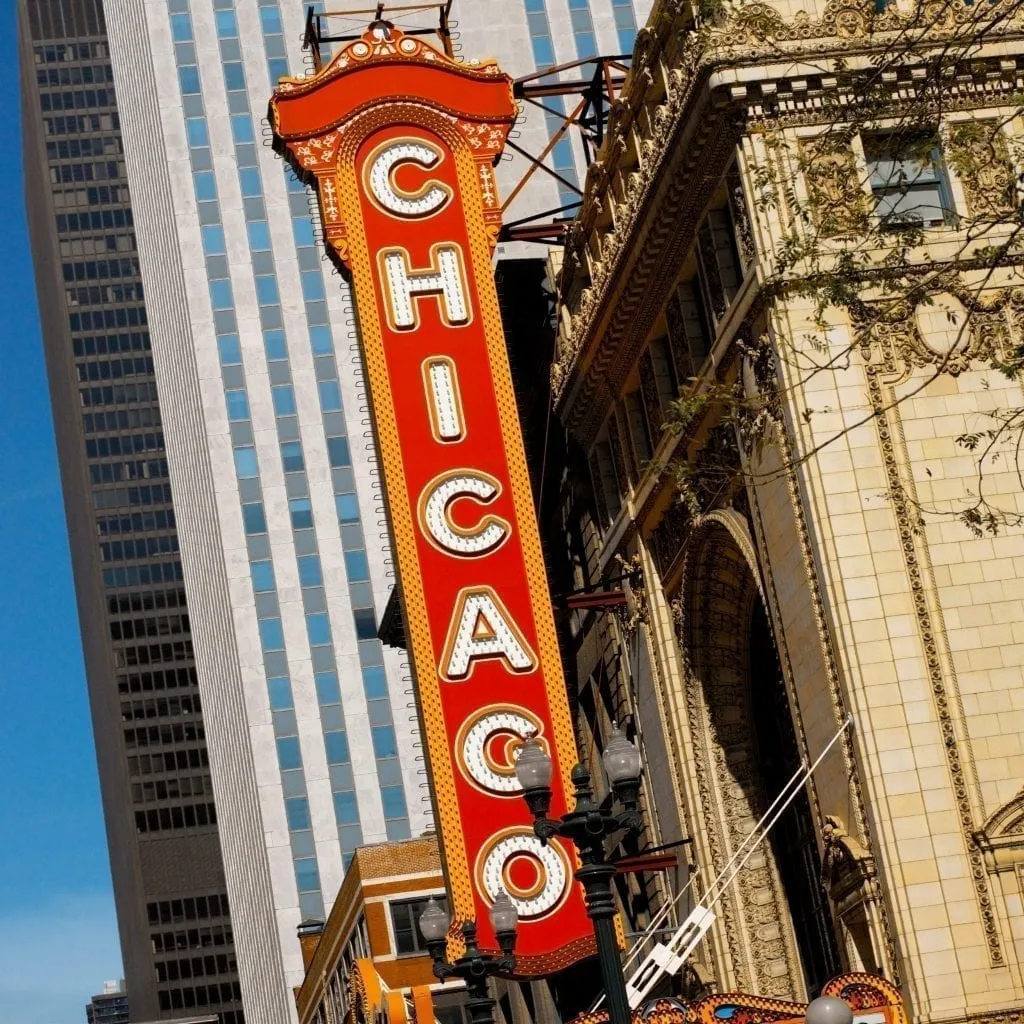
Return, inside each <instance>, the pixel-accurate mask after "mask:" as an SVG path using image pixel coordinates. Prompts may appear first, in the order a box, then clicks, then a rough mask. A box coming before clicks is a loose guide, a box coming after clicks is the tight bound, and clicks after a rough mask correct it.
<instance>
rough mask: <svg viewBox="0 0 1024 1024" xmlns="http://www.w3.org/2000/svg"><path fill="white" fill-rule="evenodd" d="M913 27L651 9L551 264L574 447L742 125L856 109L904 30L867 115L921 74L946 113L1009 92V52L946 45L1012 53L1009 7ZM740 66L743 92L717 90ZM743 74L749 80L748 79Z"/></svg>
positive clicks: (558, 384) (964, 10)
mask: <svg viewBox="0 0 1024 1024" xmlns="http://www.w3.org/2000/svg"><path fill="white" fill-rule="evenodd" d="M979 12H981V13H979ZM922 17H923V16H922V15H911V16H909V17H907V18H905V17H904V16H903V15H902V14H901V13H900V12H899V11H898V10H897V8H896V6H895V5H890V6H889V7H888V9H887V10H886V11H885V12H884V13H878V12H876V10H875V4H874V2H873V0H831V2H830V3H828V4H827V5H826V8H825V11H824V14H823V15H822V17H821V18H820V19H811V18H810V17H809V16H808V15H806V14H804V13H798V14H797V15H796V16H794V17H793V18H792V19H791V20H790V21H788V22H787V21H784V20H783V19H782V17H781V15H779V14H778V12H776V11H775V10H774V9H773V8H772V7H771V6H770V5H767V4H760V3H741V4H739V6H738V7H735V8H733V12H732V13H731V15H730V16H728V17H726V18H723V20H721V22H720V23H718V24H716V25H709V24H698V23H696V22H695V21H694V20H693V9H692V6H691V5H690V4H688V3H684V2H682V0H663V2H659V3H657V4H656V5H655V10H654V12H653V14H652V19H651V22H650V23H649V25H648V27H646V28H645V29H643V30H641V32H640V34H639V35H638V39H637V47H636V50H635V52H634V59H633V69H632V71H631V73H630V76H629V78H628V80H627V83H626V85H625V87H624V89H623V93H622V95H621V96H620V97H619V99H618V100H617V101H616V103H615V104H614V105H613V108H612V110H611V114H610V117H609V124H608V128H607V136H606V142H605V145H604V147H603V148H602V150H601V153H600V154H599V156H598V159H597V161H596V162H595V164H594V165H593V166H592V167H591V169H590V172H589V174H588V179H587V189H586V195H585V197H584V204H583V207H582V208H581V210H580V213H579V215H578V217H577V219H576V221H575V222H574V223H573V225H572V227H571V229H570V232H569V237H568V239H567V245H566V249H565V262H564V265H563V268H562V274H561V281H560V288H559V291H560V302H561V304H562V307H563V312H562V315H561V316H560V329H559V346H558V352H557V355H556V360H555V363H554V366H553V369H552V389H553V392H554V395H555V402H556V408H557V409H558V411H559V414H560V415H561V416H562V418H563V419H564V420H565V422H566V423H567V425H568V426H569V428H570V429H571V430H572V431H573V432H574V433H575V434H576V435H577V436H578V437H579V438H580V439H581V440H583V441H584V442H586V441H587V440H588V439H589V438H590V437H592V436H593V432H594V429H595V426H596V425H597V424H599V423H600V422H601V420H602V419H603V417H604V416H605V415H606V414H607V409H608V407H609V405H610V403H611V402H612V401H614V398H615V397H616V393H617V389H618V385H619V384H620V379H619V378H621V377H622V375H623V374H624V373H626V372H628V371H629V369H630V368H631V367H632V365H633V363H634V362H635V360H636V358H637V357H638V355H639V353H640V351H641V348H642V346H643V344H644V343H645V341H646V338H647V336H648V334H649V333H650V330H651V328H652V326H653V323H654V321H655V318H656V317H657V316H658V315H659V314H660V312H661V309H662V307H663V306H664V305H665V302H666V301H667V296H668V292H669V290H670V289H671V287H672V285H673V284H674V277H675V273H676V271H677V270H678V267H679V265H680V263H681V261H682V259H683V258H684V257H685V254H686V251H687V250H688V248H689V246H690V244H691V243H692V240H693V237H694V235H695V231H696V227H697V224H698V223H699V219H700V216H701V214H702V212H703V210H704V208H705V207H706V205H707V203H708V200H709V198H710V196H711V194H712V192H713V190H714V189H715V188H716V187H717V186H718V184H719V179H720V177H721V174H722V172H723V171H724V170H725V167H726V165H727V163H728V161H729V158H730V156H731V154H732V152H733V149H734V147H735V145H736V143H737V142H738V140H739V139H740V138H741V136H742V134H743V133H744V132H745V131H747V130H749V128H750V125H751V121H752V119H761V121H762V125H761V127H762V128H764V127H773V126H778V125H781V124H784V123H797V122H803V123H812V122H816V121H821V120H822V119H823V118H824V119H826V120H828V119H832V118H834V117H835V114H836V111H837V109H838V108H840V107H842V106H843V105H844V104H850V103H853V102H854V101H855V100H856V98H857V95H858V93H857V88H858V83H859V82H861V81H862V78H863V75H864V74H865V73H868V71H869V69H870V67H871V61H870V57H871V55H872V54H874V53H877V52H879V51H881V50H884V49H885V48H886V47H888V46H891V44H892V41H893V38H895V37H896V36H897V35H901V34H902V35H905V34H906V33H907V31H908V28H912V27H915V26H916V27H917V28H918V29H919V30H920V31H919V34H918V36H917V38H916V41H915V48H914V53H908V54H907V59H905V60H903V61H901V62H900V66H899V67H898V68H894V69H893V70H892V71H891V73H887V74H884V75H879V76H876V77H877V81H876V82H875V83H874V84H873V85H872V89H873V93H872V96H871V97H870V102H871V104H872V107H873V108H874V109H877V108H878V105H879V102H880V101H883V102H884V104H889V103H891V104H892V109H894V110H895V109H896V107H897V106H898V105H899V104H900V103H905V102H906V96H907V90H908V83H911V84H912V83H914V82H918V83H919V82H920V81H921V79H922V73H921V72H922V69H924V72H925V74H924V77H925V78H926V79H934V80H935V82H938V83H940V84H939V85H938V86H936V88H937V89H938V90H939V91H941V93H942V98H943V105H944V107H945V109H956V108H969V107H970V108H973V107H978V106H983V105H986V104H987V105H993V104H996V103H998V102H1000V97H1001V95H1002V94H1009V93H1011V92H1013V91H1014V90H1017V89H1020V88H1021V87H1024V45H1022V46H1021V57H1020V58H1017V57H1014V56H1007V55H1006V53H1005V52H995V49H994V48H989V50H990V52H986V48H985V46H983V45H976V46H975V48H974V53H972V54H971V61H970V62H965V60H963V59H960V58H961V57H962V56H963V55H961V54H955V55H952V56H951V55H950V53H949V40H950V39H951V38H953V39H956V38H957V37H958V33H965V28H966V27H967V26H969V25H970V24H972V23H973V24H975V25H981V26H982V27H984V30H985V32H986V33H987V34H986V39H991V41H992V42H1005V41H1006V40H1007V39H1011V38H1013V39H1020V38H1021V26H1022V23H1024V12H1022V11H1021V10H1020V8H1019V6H1018V5H1016V4H1015V2H1014V0H996V2H994V3H991V4H987V5H985V8H984V11H982V8H981V7H979V6H977V5H971V4H965V3H963V2H962V0H955V2H953V3H952V4H945V3H944V4H939V5H937V7H936V11H935V12H931V11H930V9H929V13H928V18H929V20H928V21H927V22H923V21H922ZM915 19H916V20H915ZM985 19H987V20H985ZM922 25H925V26H926V27H922ZM990 25H995V26H996V27H989V26H990ZM969 31H973V32H977V31H978V29H970V30H969ZM967 34H969V32H968V33H967ZM974 42H975V43H977V38H976V36H975V38H974ZM943 43H944V44H945V56H944V57H941V56H937V53H938V50H937V49H936V46H935V45H934V44H939V46H940V48H941V45H942V44H943ZM918 55H920V59H917V58H918ZM812 56H813V57H814V60H815V63H814V65H813V66H812V65H808V66H807V71H808V73H807V74H805V75H803V77H799V76H800V75H801V74H802V72H801V71H800V69H799V63H798V62H799V60H800V59H801V58H808V57H812ZM954 58H956V59H955V61H954V63H955V66H950V67H949V68H948V69H946V68H945V65H943V73H945V71H946V70H948V71H949V76H948V78H949V88H948V90H947V89H946V87H945V84H944V82H942V81H941V78H940V76H938V73H937V71H936V67H937V63H938V62H939V61H942V60H945V61H951V60H953V59H954ZM741 67H742V68H744V69H747V71H745V72H744V74H743V79H742V81H741V80H740V79H739V78H736V77H733V76H732V75H731V72H732V71H735V70H738V69H739V68H741ZM752 68H753V69H757V70H758V71H759V72H760V73H758V74H753V75H751V74H750V73H749V69H752ZM812 72H816V73H812ZM876 93H877V95H876ZM936 95H938V93H936ZM862 98H863V97H862ZM886 109H889V107H888V106H886ZM823 111H824V113H823ZM620 194H621V196H622V198H621V199H619V198H618V196H619V195H620ZM612 208H614V216H609V211H610V210H611V209H612Z"/></svg>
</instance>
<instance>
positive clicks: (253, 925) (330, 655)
mask: <svg viewBox="0 0 1024 1024" xmlns="http://www.w3.org/2000/svg"><path fill="white" fill-rule="evenodd" d="M649 6H650V5H649V3H638V4H635V5H634V4H632V3H629V2H623V0H590V2H589V3H582V2H579V0H501V2H496V0H458V2H457V3H456V7H455V10H454V11H453V17H454V18H456V19H457V22H458V26H457V31H458V45H459V47H460V50H461V53H462V54H463V55H464V56H466V57H467V58H468V57H477V56H480V57H483V56H496V57H497V58H498V59H499V60H500V61H501V63H502V65H503V67H504V68H505V69H506V70H507V71H508V72H509V73H511V74H513V75H523V74H527V73H529V72H532V71H533V70H534V69H535V68H537V67H539V66H545V65H547V64H549V63H551V62H552V61H557V62H568V61H572V60H576V59H579V58H583V57H588V56H592V55H593V54H594V53H620V52H624V51H628V50H629V49H631V47H632V43H633V39H634V36H635V33H636V27H637V25H638V24H642V23H643V19H644V17H645V16H646V14H647V8H648V7H649ZM105 10H106V17H107V22H108V31H109V36H110V46H111V61H112V64H113V68H114V78H115V82H116V85H117V91H118V112H119V114H120V117H121V129H122V134H123V138H124V148H125V158H126V160H127V167H128V178H129V180H130V182H131V186H132V204H131V209H132V211H133V213H134V218H135V220H134V229H135V231H136V233H137V238H138V248H139V260H140V263H141V274H142V276H141V280H142V282H143V283H144V285H145V289H146V304H145V308H146V312H147V316H148V324H147V328H148V333H149V336H150V337H151V338H152V349H153V351H152V358H153V363H154V369H155V380H156V384H157V386H158V388H159V394H160V422H161V429H162V436H163V437H164V438H165V439H166V455H164V453H163V452H161V454H160V457H161V458H164V457H166V460H167V466H168V469H169V474H170V482H171V484H172V485H173V488H174V499H175V500H174V529H175V531H176V535H177V536H178V537H180V546H181V551H180V555H174V556H173V557H169V558H168V561H172V562H176V561H177V560H178V559H179V558H180V563H181V574H182V580H183V582H184V585H185V588H186V590H187V593H188V606H189V608H188V614H189V619H190V624H191V629H192V642H193V643H194V648H195V659H196V661H195V664H196V668H197V672H198V680H199V692H200V693H201V695H202V701H203V725H204V728H205V732H206V737H207V740H208V743H209V761H210V770H211V775H212V778H213V782H214V789H215V792H216V798H217V799H216V809H217V816H218V821H219V825H220V836H221V846H222V850H223V858H224V868H225V873H226V878H227V886H226V889H227V894H228V896H229V897H230V901H231V917H232V925H233V929H234V938H235V942H236V945H237V951H238V962H239V968H240V972H241V982H242V990H243V993H244V997H245V1009H246V1015H247V1017H248V1019H249V1020H250V1021H251V1022H254V1024H256V1022H259V1024H263V1022H266V1024H279V1022H282V1021H286V1020H288V1019H290V1018H291V1017H292V1016H293V1015H294V1009H293V1007H292V1006H291V997H290V992H289V988H290V986H293V985H295V984H297V983H298V982H299V981H300V980H301V977H302V959H301V954H300V950H299V945H298V942H297V939H296V934H295V930H296V926H297V925H298V924H299V922H300V921H301V920H303V919H305V918H311V917H322V916H323V915H324V913H325V911H326V910H327V909H329V906H330V903H331V901H332V900H333V898H334V895H335V894H336V892H337V890H338V888H339V886H340V883H341V879H342V876H343V874H344V871H345V868H346V866H347V864H348V861H349V859H350V857H351V856H352V853H353V851H354V849H355V848H356V846H358V845H360V844H362V843H374V842H379V841H382V840H386V839H402V838H405V837H408V836H410V835H419V834H421V833H422V832H423V831H425V830H427V829H429V828H430V827H431V826H432V815H431V811H430V806H429V799H428V796H427V794H428V789H427V785H426V778H425V774H424V771H423V758H422V752H421V747H420V742H419V737H418V730H417V726H416V714H415V710H414V706H413V698H412V693H411V682H410V679H409V672H408V666H407V664H406V662H405V660H404V657H403V655H402V653H401V652H400V651H395V650H392V649H390V648H385V647H384V646H383V645H382V644H381V643H380V641H379V640H378V639H377V628H378V623H379V619H380V616H381V614H382V612H383V610H384V608H385V605H386V603H387V600H388V597H389V594H390V591H391V587H392V583H393V572H392V562H391V557H390V552H389V542H388V538H387V534H386V526H385V518H384V510H383V501H382V496H381V488H380V484H379V480H378V470H377V466H376V461H375V456H374V440H373V436H372V432H371V429H370V420H369V413H368V409H367V399H366V391H365V385H364V382H363V378H362V370H361V366H360V361H359V355H358V347H357V342H356V331H355V321H354V316H353V312H352V305H351V299H350V294H349V290H348V287H347V286H346V285H345V284H344V283H343V282H342V280H341V278H340V277H339V276H338V275H337V274H336V273H335V272H334V271H333V269H332V267H331V264H329V263H327V262H326V261H325V260H324V257H323V250H322V246H321V244H320V242H319V240H318V238H317V237H316V226H315V220H314V218H311V213H310V210H311V200H310V196H309V195H308V194H307V191H306V189H305V188H304V186H302V185H301V184H300V183H299V182H297V181H296V180H295V179H294V176H293V175H292V174H291V172H290V171H288V170H287V169H286V168H285V166H284V164H283V162H282V161H281V160H280V159H279V158H278V157H276V156H275V154H274V153H273V151H272V150H271V149H270V147H269V126H268V125H267V124H266V120H265V113H266V108H267V101H268V98H269V94H270V90H271V88H272V87H273V85H274V84H275V83H276V81H277V79H278V77H279V76H280V75H282V74H285V73H291V74H293V75H301V74H304V73H306V72H307V71H308V69H309V59H308V55H307V56H304V55H303V54H302V53H301V51H300V47H299V41H300V39H301V37H302V32H303V27H304V22H305V5H304V4H302V3H300V2H297V0H159V2H155V0H151V2H147V0H107V3H106V4H105ZM422 17H423V16H421V18H420V20H421V21H422ZM358 20H359V19H358V18H356V19H351V18H350V19H348V21H347V22H346V23H344V24H343V25H341V24H340V23H339V27H343V28H344V29H347V30H352V29H354V28H357V27H358ZM399 24H402V22H401V21H399ZM520 127H521V131H522V138H521V140H520V142H521V144H522V145H524V146H525V147H526V148H527V149H529V150H531V151H533V152H535V153H539V152H540V151H541V150H542V149H543V148H544V146H545V144H546V142H547V139H548V138H549V136H550V133H551V118H550V117H548V116H546V115H545V114H544V113H543V112H541V111H540V110H538V109H536V108H532V107H530V108H527V113H526V117H525V119H524V121H523V123H522V125H521V126H520ZM575 155H576V156H578V155H579V154H578V153H577V154H575ZM553 164H554V166H555V168H556V169H557V170H558V171H559V173H560V174H562V176H563V177H565V178H567V179H568V180H570V181H579V180H582V174H581V173H580V172H581V169H580V168H579V167H578V166H577V164H576V163H575V161H574V152H573V144H572V143H570V142H568V141H565V142H563V143H560V144H559V146H557V147H556V149H555V151H554V153H553ZM525 169H526V166H525V163H524V162H523V161H522V160H521V159H520V158H515V159H513V160H510V161H508V162H506V163H503V164H502V166H501V168H500V171H499V175H500V178H501V180H502V182H503V184H504V185H505V186H506V188H508V187H510V186H511V185H512V183H513V182H514V181H515V180H516V179H517V178H518V177H519V175H521V174H522V173H523V172H524V171H525ZM572 198H575V196H574V194H573V193H571V192H570V191H567V190H565V187H564V186H559V184H558V183H557V182H555V180H554V179H552V178H551V177H549V176H547V175H545V174H543V173H538V174H535V175H534V177H533V179H532V180H531V181H530V183H529V184H528V186H527V187H526V188H525V189H524V190H523V191H522V192H521V194H520V195H519V197H518V198H517V200H516V202H515V204H513V206H512V207H511V209H510V210H509V211H508V219H510V220H513V219H516V218H518V217H522V216H526V215H527V214H529V213H530V212H539V211H542V210H549V209H551V208H554V207H557V206H559V205H561V203H562V202H564V201H565V200H566V199H572ZM507 248H508V251H509V253H511V250H512V249H513V248H514V247H507ZM499 255H500V253H499ZM147 354H148V353H147ZM160 468H161V469H162V468H163V465H162V464H161V466H160ZM119 540H121V539H120V538H119ZM121 543H122V544H123V543H124V541H123V540H121ZM122 550H123V549H122ZM87 642H88V641H87Z"/></svg>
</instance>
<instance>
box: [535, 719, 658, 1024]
mask: <svg viewBox="0 0 1024 1024" xmlns="http://www.w3.org/2000/svg"><path fill="white" fill-rule="evenodd" d="M602 761H603V763H604V770H605V774H606V775H607V776H608V781H609V782H610V783H611V787H612V792H613V793H614V794H615V797H616V799H617V800H618V801H619V803H621V804H622V808H623V809H622V810H621V811H620V812H619V813H617V814H616V813H611V814H605V813H604V812H603V811H602V810H601V808H600V807H599V806H598V805H597V804H596V803H594V794H593V791H592V789H591V788H590V773H589V772H588V771H587V769H586V768H585V767H584V766H583V765H582V764H578V765H576V767H575V768H573V770H572V782H573V785H574V786H575V787H576V793H575V796H576V806H575V808H574V809H573V810H572V811H571V812H570V813H569V814H566V815H565V816H564V817H562V818H560V819H558V820H557V821H556V820H554V819H552V818H549V817H548V816H547V814H548V809H549V808H550V807H551V773H552V763H551V758H550V757H549V756H548V754H547V752H546V751H545V750H544V748H543V747H542V746H541V745H540V743H539V742H538V741H537V740H536V739H529V740H527V741H526V743H524V744H523V746H522V748H521V750H520V753H519V759H518V760H517V761H516V778H517V779H518V780H519V784H520V785H521V786H522V787H523V797H524V798H525V800H526V803H527V806H528V807H529V808H530V811H531V813H532V814H533V831H534V834H535V835H536V836H537V838H538V839H540V840H541V842H544V843H546V842H547V841H548V840H549V839H551V838H552V837H553V836H561V837H563V838H565V839H569V840H571V841H572V842H573V844H574V845H575V847H576V849H577V850H578V851H579V855H580V861H581V862H582V865H583V866H582V867H581V868H579V870H578V871H577V872H576V874H575V876H574V877H575V879H576V881H577V882H580V883H581V884H582V885H583V891H584V893H585V895H586V902H587V914H588V916H589V917H590V919H591V920H592V921H593V922H594V935H595V937H596V939H597V956H598V962H599V963H600V966H601V977H602V979H603V980H604V988H605V994H606V996H607V999H608V1015H609V1018H610V1021H611V1024H630V1020H631V1014H630V1010H629V1001H628V1000H627V998H626V979H625V977H624V976H623V973H622V961H621V959H620V958H619V950H618V944H617V942H616V936H615V923H614V918H615V897H614V895H613V894H612V878H613V877H614V875H615V865H614V864H609V863H608V858H607V853H606V851H605V839H607V838H608V836H611V835H614V834H615V833H616V832H621V831H625V832H627V833H629V834H635V833H637V832H639V831H640V828H641V825H642V823H641V820H640V813H639V811H638V810H637V800H638V798H639V795H640V773H641V770H642V765H641V761H640V751H639V750H637V748H636V747H635V746H634V745H633V744H632V743H630V742H629V740H627V739H626V737H625V736H623V735H622V733H621V732H620V731H619V729H618V727H617V726H616V727H615V728H614V729H612V735H611V739H610V740H609V742H608V745H607V746H606V747H605V751H604V755H603V757H602Z"/></svg>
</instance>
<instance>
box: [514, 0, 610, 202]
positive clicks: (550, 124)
mask: <svg viewBox="0 0 1024 1024" xmlns="http://www.w3.org/2000/svg"><path fill="white" fill-rule="evenodd" d="M578 3H579V0H572V2H571V4H570V7H571V10H570V16H571V17H572V18H573V33H574V35H575V36H576V48H577V51H580V49H581V47H580V36H579V33H578V32H577V21H579V23H580V24H581V25H583V24H588V25H589V33H590V35H589V39H590V43H589V45H590V47H591V48H592V49H594V53H596V44H595V43H594V25H593V22H592V21H591V17H590V7H589V5H588V4H587V2H586V0H583V3H582V7H583V9H582V10H577V9H576V6H575V5H576V4H578ZM523 4H524V6H525V8H526V21H527V27H528V28H529V31H530V46H531V47H532V49H533V61H534V64H536V66H537V68H538V70H539V69H541V68H546V67H551V66H552V65H553V64H554V63H555V45H554V42H553V40H552V37H551V23H550V21H549V20H548V11H547V6H546V4H545V0H523ZM584 18H585V22H584V21H583V20H581V19H584ZM594 53H583V52H580V56H581V57H583V56H588V57H589V56H593V55H594ZM545 105H546V106H548V107H551V108H554V109H552V110H545V112H544V127H545V130H546V131H547V133H548V138H553V137H554V136H555V135H556V134H557V133H558V132H559V131H560V130H561V129H562V126H563V124H564V122H563V120H562V118H561V117H559V116H558V114H557V113H556V112H555V111H561V113H562V114H563V115H564V113H565V101H564V99H563V98H562V97H561V96H551V97H549V98H548V99H547V100H546V101H545ZM551 166H552V168H553V170H554V171H555V173H556V174H559V175H560V176H561V177H563V178H565V179H566V181H569V182H571V183H572V184H573V185H576V186H577V187H578V186H579V174H578V172H577V170H576V159H575V157H574V156H573V151H572V143H571V142H570V141H569V138H568V136H567V135H565V136H563V137H562V138H561V139H559V141H558V142H557V143H556V144H555V146H554V148H553V149H552V151H551ZM556 184H557V186H558V198H559V202H560V203H561V204H562V206H573V205H578V204H579V202H580V195H579V193H578V192H574V191H573V189H571V188H569V187H568V186H566V185H563V184H562V183H561V182H557V183H556Z"/></svg>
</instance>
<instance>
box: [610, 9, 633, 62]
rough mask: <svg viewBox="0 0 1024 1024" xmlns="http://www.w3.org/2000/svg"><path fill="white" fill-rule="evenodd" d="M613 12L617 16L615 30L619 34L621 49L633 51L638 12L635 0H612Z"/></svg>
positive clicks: (624, 51)
mask: <svg viewBox="0 0 1024 1024" xmlns="http://www.w3.org/2000/svg"><path fill="white" fill-rule="evenodd" d="M612 14H613V15H614V17H615V31H616V32H617V33H618V36H619V49H620V50H621V51H622V52H623V53H632V52H633V46H634V45H635V43H636V12H635V11H634V10H633V0H612Z"/></svg>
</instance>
